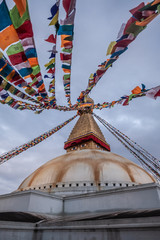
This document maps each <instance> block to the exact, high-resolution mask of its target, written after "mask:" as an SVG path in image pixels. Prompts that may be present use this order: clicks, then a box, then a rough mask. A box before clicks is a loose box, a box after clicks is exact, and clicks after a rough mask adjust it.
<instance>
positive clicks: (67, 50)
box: [62, 48, 72, 53]
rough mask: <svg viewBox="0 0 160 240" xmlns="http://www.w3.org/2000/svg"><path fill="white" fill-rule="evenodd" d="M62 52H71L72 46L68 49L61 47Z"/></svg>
mask: <svg viewBox="0 0 160 240" xmlns="http://www.w3.org/2000/svg"><path fill="white" fill-rule="evenodd" d="M62 52H67V53H71V52H72V48H70V49H68V48H63V49H62Z"/></svg>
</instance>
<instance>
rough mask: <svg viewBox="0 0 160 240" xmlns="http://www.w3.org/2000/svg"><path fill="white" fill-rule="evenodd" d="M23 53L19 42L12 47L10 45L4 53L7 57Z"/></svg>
mask: <svg viewBox="0 0 160 240" xmlns="http://www.w3.org/2000/svg"><path fill="white" fill-rule="evenodd" d="M23 51H24V49H23V46H22V44H21V43H20V42H18V43H16V44H14V45H11V46H10V47H9V48H8V49H7V51H6V53H7V55H8V56H10V55H14V54H16V53H20V52H23Z"/></svg>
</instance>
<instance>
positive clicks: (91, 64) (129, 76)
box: [0, 0, 160, 194]
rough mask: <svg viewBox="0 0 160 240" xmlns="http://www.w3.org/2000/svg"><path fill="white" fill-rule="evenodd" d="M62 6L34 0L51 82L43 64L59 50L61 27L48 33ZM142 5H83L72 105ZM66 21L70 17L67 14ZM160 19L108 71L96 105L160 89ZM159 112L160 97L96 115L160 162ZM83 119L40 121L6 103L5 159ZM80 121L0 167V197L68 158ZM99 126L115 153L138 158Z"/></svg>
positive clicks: (59, 94)
mask: <svg viewBox="0 0 160 240" xmlns="http://www.w3.org/2000/svg"><path fill="white" fill-rule="evenodd" d="M11 2H12V1H11V0H8V1H7V3H8V4H9V5H10V3H11ZM145 2H146V3H147V2H148V1H145ZM54 3H55V1H54V0H45V1H44V0H29V9H30V15H31V21H32V24H33V30H34V36H35V43H36V48H37V52H38V57H39V63H40V66H41V72H42V74H43V76H44V75H45V74H46V72H45V68H44V67H43V65H44V64H45V63H47V62H48V59H49V53H48V52H47V50H49V49H50V48H51V45H50V44H49V43H47V42H45V41H44V39H46V38H47V37H48V36H49V35H50V34H51V33H54V27H52V26H50V27H48V24H49V21H48V20H47V18H48V17H50V8H51V7H52V5H53V4H54ZM139 3H141V1H138V0H134V1H133V0H121V1H119V0H77V12H76V18H75V30H74V32H75V35H74V49H73V59H72V75H71V76H72V80H71V81H72V83H71V96H72V98H71V99H72V103H75V102H76V99H77V97H78V96H79V94H80V92H81V91H82V90H85V89H86V87H87V83H88V77H89V76H90V74H91V73H94V72H95V71H96V69H97V66H98V64H100V63H101V62H103V61H104V60H106V51H107V47H108V45H109V43H110V42H111V41H114V40H116V37H117V34H118V32H119V29H120V27H121V24H122V23H126V22H127V20H128V19H129V18H130V17H131V14H130V13H129V10H130V9H132V8H134V7H136V6H137V5H138V4H139ZM10 6H11V5H10ZM60 15H61V17H62V18H63V16H64V13H63V11H62V10H61V13H60ZM159 21H160V17H159V16H158V17H157V18H156V19H155V20H153V22H151V23H150V24H149V25H148V27H147V28H146V29H145V30H144V31H143V32H141V33H140V35H139V36H138V37H137V39H136V40H135V41H134V42H132V43H131V44H130V45H129V48H128V50H127V51H126V52H125V53H124V54H123V55H122V56H120V58H119V59H118V60H117V61H116V62H115V63H114V65H113V67H112V68H110V69H109V70H108V71H107V72H106V74H105V75H104V76H103V78H102V79H101V80H100V81H99V83H98V84H97V86H96V87H95V88H94V89H93V90H92V93H91V95H90V96H91V97H92V98H93V99H94V101H95V103H98V102H99V103H103V102H104V101H113V100H117V99H118V98H120V97H121V96H123V95H129V94H130V93H131V92H130V91H131V90H132V89H133V88H134V87H136V86H137V85H139V86H140V84H141V83H144V84H145V85H146V88H151V87H155V86H158V85H160V83H159V82H160V81H159V78H160V77H159V76H160V66H159V62H160V47H159V42H160V33H159ZM58 50H60V49H58ZM47 81H49V80H45V84H46V86H48V83H47ZM56 98H57V101H58V104H61V105H66V100H65V97H64V91H63V83H62V70H61V64H60V62H59V60H57V70H56ZM159 106H160V98H157V100H153V99H150V98H147V97H143V98H139V99H135V100H133V101H131V102H130V104H129V106H126V107H124V106H121V105H115V107H114V108H112V109H103V110H101V111H100V110H95V113H96V114H97V115H99V116H100V117H102V118H104V119H105V120H107V121H108V122H109V123H111V124H112V125H113V126H115V127H116V128H118V129H119V130H121V131H122V132H124V133H125V134H126V135H128V136H129V137H131V138H132V139H133V140H135V141H136V142H137V143H139V144H140V145H141V146H142V147H144V148H145V149H147V150H148V151H149V152H150V153H151V154H153V155H154V156H155V157H157V158H160V147H159V143H160V123H159V119H160V107H159ZM75 114H76V112H59V111H57V110H49V111H47V110H46V111H43V112H42V113H41V114H40V115H36V114H34V113H33V112H30V111H28V110H26V111H19V110H13V109H12V108H10V107H9V106H8V105H6V106H5V105H0V154H2V153H3V152H7V151H9V150H11V149H12V148H14V147H17V146H19V145H21V144H23V143H25V142H28V141H30V140H32V139H34V138H35V137H37V136H39V135H40V134H42V133H44V132H45V131H47V130H49V129H51V128H53V127H56V126H57V125H58V124H60V123H63V122H64V121H65V120H67V119H68V118H70V117H71V116H73V115H75ZM76 121H77V120H74V121H72V122H71V123H70V124H69V125H67V126H65V127H64V128H62V129H61V130H60V131H58V132H57V133H56V134H54V135H52V136H51V137H50V138H48V139H46V140H45V141H43V142H42V143H40V144H38V145H37V146H35V147H33V148H30V149H29V150H27V151H25V152H23V153H22V154H20V155H19V156H17V157H15V158H12V159H10V160H9V161H8V162H6V163H4V164H2V165H0V183H1V184H0V194H4V193H9V192H11V191H14V190H16V189H17V188H18V186H19V185H20V183H21V182H22V181H23V179H24V178H26V177H27V176H28V175H29V174H30V173H32V172H33V171H34V170H35V169H36V168H38V167H39V166H40V165H42V164H44V163H45V162H47V161H48V160H50V159H52V158H55V157H56V156H59V155H62V154H64V153H65V150H64V149H63V146H64V141H66V140H67V138H68V135H69V133H70V132H71V130H72V128H73V126H74V124H75V122H76ZM99 126H100V128H101V130H102V131H103V134H104V136H105V138H106V140H107V142H109V143H110V145H111V151H112V152H115V153H117V154H119V155H122V156H124V157H126V158H129V159H131V160H132V161H135V159H134V157H133V156H132V155H130V153H128V152H127V150H125V148H124V147H123V146H122V145H121V143H119V142H118V141H117V140H116V139H115V138H114V137H113V136H112V135H111V134H110V133H109V132H108V131H107V130H106V129H105V128H104V127H103V126H102V125H101V124H100V123H99Z"/></svg>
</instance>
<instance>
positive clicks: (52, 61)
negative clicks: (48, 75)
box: [44, 58, 55, 67]
mask: <svg viewBox="0 0 160 240" xmlns="http://www.w3.org/2000/svg"><path fill="white" fill-rule="evenodd" d="M52 63H55V58H53V59H52V60H51V61H49V63H46V64H45V65H44V66H45V67H48V66H49V65H51V64H52Z"/></svg>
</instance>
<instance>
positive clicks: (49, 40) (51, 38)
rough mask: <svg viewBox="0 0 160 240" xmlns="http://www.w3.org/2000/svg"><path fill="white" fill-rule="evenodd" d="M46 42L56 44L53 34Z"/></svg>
mask: <svg viewBox="0 0 160 240" xmlns="http://www.w3.org/2000/svg"><path fill="white" fill-rule="evenodd" d="M45 41H47V42H50V43H56V38H55V37H54V35H53V34H51V35H50V36H49V37H48V38H47V39H45Z"/></svg>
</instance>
